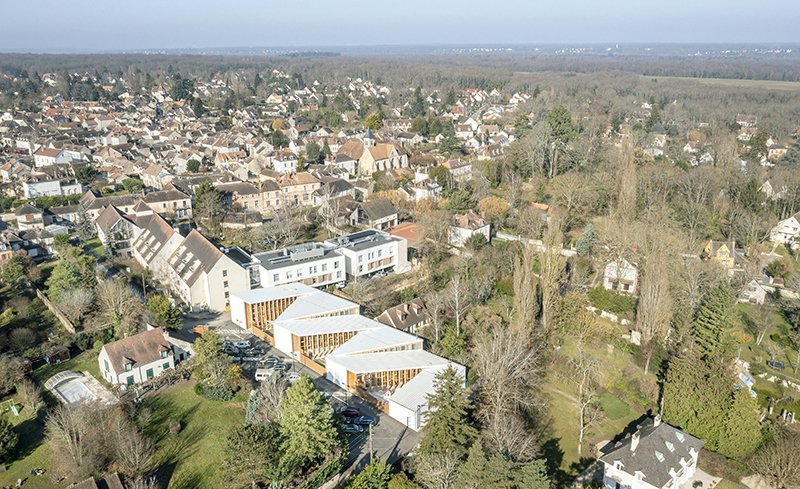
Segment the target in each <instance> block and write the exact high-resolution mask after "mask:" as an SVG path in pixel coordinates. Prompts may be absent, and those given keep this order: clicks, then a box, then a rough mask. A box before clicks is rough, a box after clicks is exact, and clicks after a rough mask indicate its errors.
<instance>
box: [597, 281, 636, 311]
mask: <svg viewBox="0 0 800 489" xmlns="http://www.w3.org/2000/svg"><path fill="white" fill-rule="evenodd" d="M589 302H591V303H592V305H593V306H594V307H596V308H598V309H601V310H603V311H608V312H613V313H614V314H617V315H620V316H625V317H626V318H627V319H632V318H633V315H634V313H635V312H636V298H635V297H632V296H627V295H622V294H617V293H616V292H613V291H611V290H606V289H604V288H603V287H595V288H594V289H591V290H590V291H589Z"/></svg>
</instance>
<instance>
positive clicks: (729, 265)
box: [703, 239, 736, 270]
mask: <svg viewBox="0 0 800 489" xmlns="http://www.w3.org/2000/svg"><path fill="white" fill-rule="evenodd" d="M703 255H704V256H705V257H706V258H708V259H709V260H712V261H715V262H717V263H719V264H720V265H722V266H723V267H724V268H725V269H727V270H733V268H734V267H735V266H736V241H733V240H731V241H714V240H713V239H712V240H710V241H709V242H708V243H707V244H706V247H705V249H704V250H703Z"/></svg>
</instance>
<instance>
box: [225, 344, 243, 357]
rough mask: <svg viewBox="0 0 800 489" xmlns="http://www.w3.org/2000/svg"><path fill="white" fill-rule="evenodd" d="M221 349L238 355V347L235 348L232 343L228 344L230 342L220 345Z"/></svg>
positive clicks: (229, 353)
mask: <svg viewBox="0 0 800 489" xmlns="http://www.w3.org/2000/svg"><path fill="white" fill-rule="evenodd" d="M222 351H223V352H224V353H226V354H228V355H238V354H239V349H238V348H236V347H235V346H233V345H230V344H228V345H225V346H223V347H222Z"/></svg>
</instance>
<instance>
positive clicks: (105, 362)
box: [103, 360, 109, 372]
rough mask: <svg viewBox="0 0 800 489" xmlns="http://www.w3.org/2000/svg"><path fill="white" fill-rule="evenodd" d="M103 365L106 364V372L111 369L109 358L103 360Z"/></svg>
mask: <svg viewBox="0 0 800 489" xmlns="http://www.w3.org/2000/svg"><path fill="white" fill-rule="evenodd" d="M103 366H105V368H106V372H108V370H109V368H108V360H103Z"/></svg>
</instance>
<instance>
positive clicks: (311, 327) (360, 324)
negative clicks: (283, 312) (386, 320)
mask: <svg viewBox="0 0 800 489" xmlns="http://www.w3.org/2000/svg"><path fill="white" fill-rule="evenodd" d="M272 324H273V326H274V327H275V328H281V329H285V330H287V331H289V332H290V333H292V334H294V335H296V336H310V335H316V334H325V333H344V332H350V331H363V330H365V329H369V328H375V327H379V326H380V325H381V324H380V323H378V322H376V321H373V320H372V319H369V318H365V317H364V316H361V315H360V314H344V315H342V316H324V317H317V318H305V319H288V320H278V321H275V322H273V323H272ZM376 325H377V326H376Z"/></svg>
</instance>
